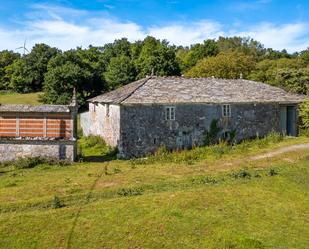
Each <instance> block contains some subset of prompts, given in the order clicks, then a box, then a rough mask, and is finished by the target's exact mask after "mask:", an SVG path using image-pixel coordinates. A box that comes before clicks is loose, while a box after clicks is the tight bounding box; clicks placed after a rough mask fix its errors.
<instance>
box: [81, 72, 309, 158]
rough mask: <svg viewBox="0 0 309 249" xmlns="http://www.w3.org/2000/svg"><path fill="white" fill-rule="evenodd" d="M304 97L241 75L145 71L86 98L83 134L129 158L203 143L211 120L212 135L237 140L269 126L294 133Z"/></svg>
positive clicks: (258, 133) (264, 132)
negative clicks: (178, 74) (225, 76)
mask: <svg viewBox="0 0 309 249" xmlns="http://www.w3.org/2000/svg"><path fill="white" fill-rule="evenodd" d="M305 98H306V96H303V95H297V94H292V93H289V92H286V91H284V90H282V89H280V88H277V87H273V86H270V85H267V84H263V83H259V82H254V81H249V80H244V79H236V80H230V79H216V78H185V77H156V76H151V77H147V78H145V79H142V80H138V81H136V82H133V83H131V84H128V85H126V86H123V87H120V88H118V89H116V90H114V91H111V92H108V93H105V94H102V95H100V96H97V97H95V98H92V99H90V100H89V111H88V112H86V113H83V114H82V115H81V126H82V129H83V132H84V134H85V135H90V134H93V135H100V136H102V137H103V138H104V139H105V140H106V142H107V143H108V144H109V145H111V146H117V147H118V149H119V156H121V157H135V156H143V155H146V154H148V153H151V152H154V151H155V150H156V149H157V148H158V147H160V146H166V147H167V148H169V149H182V148H191V147H194V146H200V145H203V143H204V141H205V139H204V137H205V136H204V134H205V131H208V130H209V129H210V124H211V122H212V121H213V120H217V122H218V126H219V127H220V133H219V134H218V138H219V137H221V138H224V137H228V136H229V134H231V131H233V132H234V134H235V139H236V140H237V141H240V140H243V139H247V138H253V137H256V136H260V137H262V136H265V135H267V134H268V133H270V132H271V131H276V132H281V133H283V134H286V135H290V136H296V135H297V121H298V110H297V107H298V104H299V103H300V102H302V101H303V100H304V99H305Z"/></svg>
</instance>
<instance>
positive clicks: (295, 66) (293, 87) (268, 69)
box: [249, 58, 309, 94]
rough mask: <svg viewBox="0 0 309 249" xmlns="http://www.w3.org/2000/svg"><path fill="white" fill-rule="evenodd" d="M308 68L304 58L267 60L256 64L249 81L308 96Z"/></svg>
mask: <svg viewBox="0 0 309 249" xmlns="http://www.w3.org/2000/svg"><path fill="white" fill-rule="evenodd" d="M308 68H309V67H308V66H307V67H306V62H305V61H304V60H303V59H302V58H292V59H288V58H281V59H278V60H269V59H266V60H262V61H260V62H258V63H257V64H256V67H255V69H254V70H253V71H252V72H251V73H250V75H249V79H251V80H255V81H260V82H264V83H268V84H270V85H273V86H278V87H283V88H285V89H286V90H288V91H293V92H295V93H303V94H306V93H307V94H308V82H309V78H308V77H309V75H308Z"/></svg>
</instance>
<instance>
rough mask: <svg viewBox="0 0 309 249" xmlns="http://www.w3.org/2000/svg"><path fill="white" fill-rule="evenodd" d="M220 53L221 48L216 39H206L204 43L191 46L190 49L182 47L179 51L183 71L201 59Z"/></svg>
mask: <svg viewBox="0 0 309 249" xmlns="http://www.w3.org/2000/svg"><path fill="white" fill-rule="evenodd" d="M218 53H219V49H218V46H217V43H216V42H215V40H206V41H204V43H203V44H195V45H193V46H191V48H190V50H188V49H187V50H185V49H183V48H180V49H179V50H178V51H177V55H178V58H179V59H180V62H181V69H182V71H183V72H185V71H187V70H189V69H190V68H191V67H193V66H194V65H195V64H196V63H197V62H198V61H199V60H200V59H203V58H205V57H209V56H216V55H217V54H218Z"/></svg>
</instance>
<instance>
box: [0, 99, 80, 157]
mask: <svg viewBox="0 0 309 249" xmlns="http://www.w3.org/2000/svg"><path fill="white" fill-rule="evenodd" d="M77 109H78V107H77V103H76V100H75V101H73V103H72V104H71V105H39V106H32V105H1V104H0V162H4V161H11V160H15V159H16V158H19V157H53V158H57V159H67V160H71V161H73V160H75V158H76V148H77V146H76V116H77Z"/></svg>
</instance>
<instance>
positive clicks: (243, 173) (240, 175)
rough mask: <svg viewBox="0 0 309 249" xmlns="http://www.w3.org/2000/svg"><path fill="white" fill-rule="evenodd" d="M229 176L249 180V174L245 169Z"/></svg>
mask: <svg viewBox="0 0 309 249" xmlns="http://www.w3.org/2000/svg"><path fill="white" fill-rule="evenodd" d="M231 176H232V177H234V178H235V179H237V178H251V174H250V173H249V172H248V171H247V170H245V169H242V170H240V171H238V172H233V173H232V174H231Z"/></svg>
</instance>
